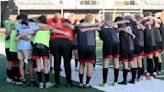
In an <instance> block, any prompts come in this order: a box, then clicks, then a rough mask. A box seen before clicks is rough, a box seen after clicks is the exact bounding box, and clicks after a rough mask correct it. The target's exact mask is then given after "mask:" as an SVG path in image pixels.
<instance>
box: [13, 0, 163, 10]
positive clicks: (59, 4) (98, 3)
mask: <svg viewBox="0 0 164 92" xmlns="http://www.w3.org/2000/svg"><path fill="white" fill-rule="evenodd" d="M14 1H15V4H16V5H17V6H18V7H19V8H20V9H34V10H35V9H61V8H63V9H102V8H103V7H105V8H107V9H110V8H122V9H125V8H130V9H138V8H139V9H140V8H143V9H147V8H148V9H150V8H152V9H157V8H159V9H164V0H135V1H136V3H135V5H124V4H122V5H119V4H117V5H116V4H115V1H127V0H14ZM82 1H84V2H85V1H90V2H91V3H89V4H87V5H86V4H85V3H82ZM93 1H95V2H94V3H92V2H93ZM129 1H130V0H129ZM152 1H153V2H155V4H153V2H152ZM108 2H110V3H108Z"/></svg>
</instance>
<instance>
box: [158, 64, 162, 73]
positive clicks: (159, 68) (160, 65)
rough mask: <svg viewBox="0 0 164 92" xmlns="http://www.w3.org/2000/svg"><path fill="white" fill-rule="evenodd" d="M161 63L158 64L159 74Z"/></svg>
mask: <svg viewBox="0 0 164 92" xmlns="http://www.w3.org/2000/svg"><path fill="white" fill-rule="evenodd" d="M161 67H162V63H158V71H159V72H161Z"/></svg>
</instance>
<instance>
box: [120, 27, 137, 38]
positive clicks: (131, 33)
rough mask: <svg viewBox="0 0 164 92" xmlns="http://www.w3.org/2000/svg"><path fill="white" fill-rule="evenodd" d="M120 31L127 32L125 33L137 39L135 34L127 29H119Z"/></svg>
mask: <svg viewBox="0 0 164 92" xmlns="http://www.w3.org/2000/svg"><path fill="white" fill-rule="evenodd" d="M118 31H119V32H121V31H122V32H125V33H128V34H130V35H131V36H132V37H133V38H135V35H134V34H133V32H130V31H129V30H128V29H127V28H118Z"/></svg>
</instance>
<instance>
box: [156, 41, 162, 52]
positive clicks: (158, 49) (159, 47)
mask: <svg viewBox="0 0 164 92" xmlns="http://www.w3.org/2000/svg"><path fill="white" fill-rule="evenodd" d="M154 48H155V51H158V52H160V51H162V42H158V43H157V45H156V46H155V47H154Z"/></svg>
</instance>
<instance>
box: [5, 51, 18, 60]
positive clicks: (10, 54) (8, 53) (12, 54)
mask: <svg viewBox="0 0 164 92" xmlns="http://www.w3.org/2000/svg"><path fill="white" fill-rule="evenodd" d="M5 51H6V57H7V60H8V61H18V56H17V52H11V51H9V49H5Z"/></svg>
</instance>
